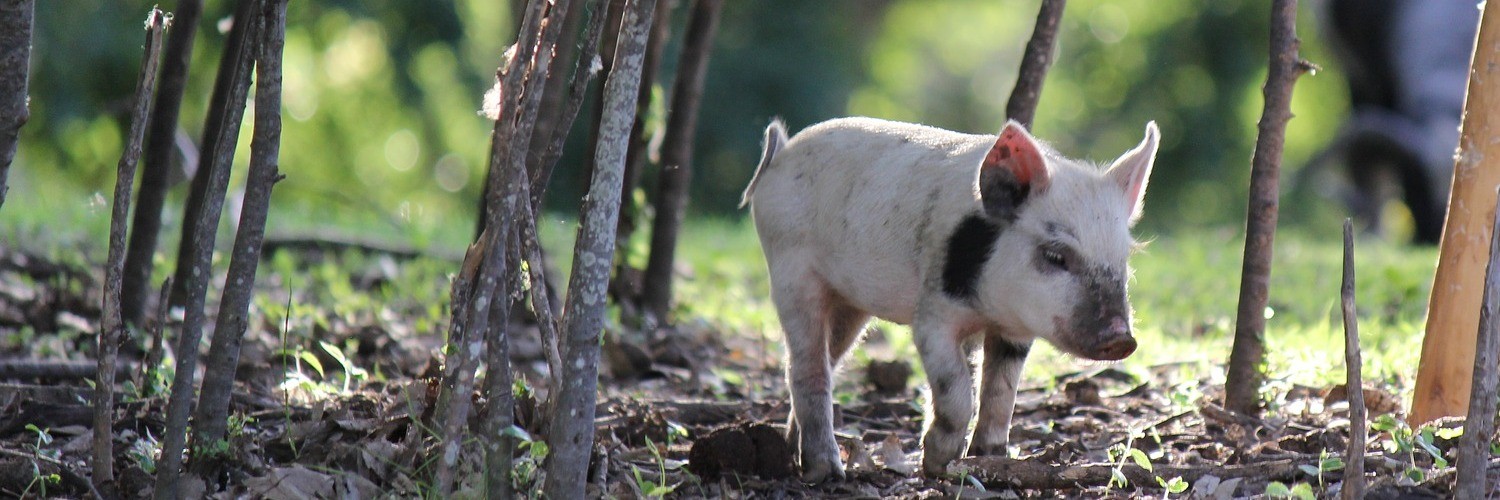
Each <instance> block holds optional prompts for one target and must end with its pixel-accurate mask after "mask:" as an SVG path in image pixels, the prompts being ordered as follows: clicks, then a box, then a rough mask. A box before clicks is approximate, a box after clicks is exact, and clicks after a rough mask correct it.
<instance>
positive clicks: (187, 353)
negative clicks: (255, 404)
mask: <svg viewBox="0 0 1500 500" xmlns="http://www.w3.org/2000/svg"><path fill="white" fill-rule="evenodd" d="M260 4H261V2H260V1H259V0H244V1H243V3H241V4H240V5H239V6H238V7H237V9H236V12H235V27H234V28H233V29H232V30H231V32H230V35H231V36H230V38H231V39H234V38H240V39H241V40H240V41H239V44H240V46H241V48H242V49H244V50H238V51H234V52H231V53H230V54H231V55H232V57H228V58H225V59H224V60H223V61H222V62H221V66H220V72H219V73H220V75H221V76H222V75H229V76H228V77H227V78H226V79H225V80H226V81H227V82H229V89H228V90H227V91H226V92H225V93H224V96H225V98H224V99H223V100H222V101H217V104H218V106H219V107H220V109H219V110H218V111H215V112H212V113H210V114H211V115H213V114H216V115H218V116H221V117H223V127H221V128H219V129H218V130H217V134H215V136H214V137H213V142H212V147H211V149H208V150H209V151H212V152H213V155H212V157H210V159H209V164H208V166H207V167H208V168H206V169H204V168H199V169H198V175H197V177H203V178H205V180H204V181H203V182H205V183H207V184H206V188H205V191H206V192H205V193H204V197H205V199H204V200H203V204H202V205H201V206H200V207H199V208H200V210H199V211H198V212H197V213H196V215H197V216H196V217H192V216H193V215H194V212H193V211H192V210H191V208H192V207H189V211H188V212H187V213H186V214H184V216H186V217H192V218H190V219H187V220H185V221H184V224H185V226H184V232H183V237H184V238H186V237H187V236H189V232H188V231H186V229H187V228H189V227H191V228H193V231H192V232H191V235H192V237H193V240H192V241H191V242H188V243H187V246H188V251H187V252H184V253H183V254H182V257H181V258H182V260H181V261H179V262H178V271H179V272H178V273H177V277H176V278H175V279H176V280H178V281H179V284H178V287H177V288H176V290H180V291H183V292H184V297H185V300H184V301H183V302H182V304H183V309H184V311H183V320H182V329H181V331H180V333H179V334H178V336H177V349H176V355H177V367H176V372H175V373H174V374H173V377H172V396H171V397H170V398H169V399H168V401H167V425H166V428H165V429H164V430H163V431H162V433H163V435H162V446H161V462H159V463H158V465H157V469H156V491H155V496H156V498H158V499H170V498H179V497H180V495H179V493H178V489H177V487H178V478H179V477H180V474H181V470H180V469H181V468H182V453H183V447H184V446H185V445H186V444H187V428H188V416H189V415H190V414H192V410H193V394H194V392H195V391H194V390H193V389H194V384H193V376H194V373H195V372H196V371H197V368H198V343H199V341H200V340H202V338H203V322H204V317H205V313H204V310H203V305H204V304H203V303H204V301H205V300H206V298H207V295H208V281H209V278H210V276H211V275H212V274H213V269H212V267H213V250H214V240H215V239H216V238H217V236H218V231H216V229H217V228H218V226H219V215H220V213H221V211H222V210H223V208H224V193H225V191H226V190H227V189H228V187H229V170H230V164H231V162H232V161H233V160H234V149H235V147H234V143H235V142H236V141H237V140H238V138H239V131H240V122H241V121H242V119H243V118H244V114H245V98H246V96H247V95H248V94H249V92H250V72H251V68H252V67H253V66H254V62H255V58H254V56H253V54H254V52H255V51H253V50H250V49H249V47H248V46H249V45H251V44H253V41H254V40H257V39H259V32H260V16H258V15H256V13H258V12H259V11H260V10H259V7H260ZM225 66H227V67H228V69H225ZM194 182H195V183H196V182H197V179H196V178H195V179H194ZM190 198H191V197H190ZM189 205H191V203H189ZM181 282H187V283H186V284H181ZM174 294H175V292H174Z"/></svg>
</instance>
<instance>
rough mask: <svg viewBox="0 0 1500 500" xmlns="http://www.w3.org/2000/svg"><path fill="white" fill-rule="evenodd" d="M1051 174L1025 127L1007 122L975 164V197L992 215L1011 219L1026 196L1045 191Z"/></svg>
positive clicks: (1037, 146) (1040, 149) (1038, 147)
mask: <svg viewBox="0 0 1500 500" xmlns="http://www.w3.org/2000/svg"><path fill="white" fill-rule="evenodd" d="M1050 181H1051V173H1049V172H1048V170H1047V160H1046V159H1044V158H1043V156H1042V148H1041V146H1040V145H1038V144H1037V143H1036V139H1033V138H1032V137H1031V134H1029V133H1027V132H1026V128H1025V127H1023V126H1021V124H1020V123H1016V122H1015V121H1014V120H1012V121H1010V122H1007V123H1006V124H1005V128H1004V129H1003V130H1001V131H1000V136H999V137H998V138H996V139H995V145H993V146H990V151H989V153H987V154H985V156H984V163H982V164H980V166H979V196H980V198H981V199H982V201H983V202H984V209H985V212H986V213H988V214H989V215H990V216H992V217H999V218H1007V219H1008V218H1012V217H1013V216H1014V212H1015V210H1016V208H1018V207H1020V205H1021V203H1022V202H1024V201H1026V197H1027V196H1030V195H1033V194H1040V193H1042V192H1043V191H1046V190H1047V185H1048V184H1049V183H1050Z"/></svg>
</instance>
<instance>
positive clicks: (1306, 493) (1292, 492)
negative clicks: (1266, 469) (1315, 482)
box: [1266, 481, 1318, 500]
mask: <svg viewBox="0 0 1500 500" xmlns="http://www.w3.org/2000/svg"><path fill="white" fill-rule="evenodd" d="M1266 496H1267V497H1270V498H1295V499H1297V500H1318V495H1316V494H1314V493H1313V489H1312V485H1309V484H1307V483H1297V484H1296V485H1293V486H1291V487H1287V485H1286V483H1282V482H1281V481H1271V483H1270V484H1267V485H1266Z"/></svg>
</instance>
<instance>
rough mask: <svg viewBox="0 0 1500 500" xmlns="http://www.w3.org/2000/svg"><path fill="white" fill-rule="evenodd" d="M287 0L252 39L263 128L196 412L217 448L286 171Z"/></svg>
mask: <svg viewBox="0 0 1500 500" xmlns="http://www.w3.org/2000/svg"><path fill="white" fill-rule="evenodd" d="M286 4H287V0H266V1H265V2H263V4H262V10H261V11H260V12H257V13H256V15H258V16H260V22H261V30H260V35H261V36H260V38H259V39H258V40H257V43H256V44H254V45H253V46H252V50H253V51H254V52H255V53H256V62H255V130H254V132H253V135H252V138H251V140H250V167H249V170H250V172H249V174H248V176H247V177H248V178H247V180H246V181H245V204H244V209H243V210H242V211H241V214H240V221H239V222H240V225H239V230H238V231H236V232H235V237H234V250H233V251H232V252H231V254H230V260H229V274H228V276H227V277H226V278H225V283H224V291H223V294H222V295H221V296H220V299H219V316H218V318H217V320H216V321H215V323H214V334H213V340H212V341H211V342H210V344H209V347H208V362H207V363H206V364H205V365H204V371H203V387H202V389H201V390H200V391H199V396H198V408H197V410H196V412H195V413H194V417H193V441H192V442H193V443H194V446H193V448H194V449H205V448H213V447H214V445H215V444H216V443H219V442H220V441H223V440H224V436H225V434H226V433H227V432H228V429H229V399H230V393H231V392H232V391H233V390H234V378H235V371H236V368H237V367H239V364H240V343H241V342H243V341H244V338H245V331H246V330H248V329H249V326H250V301H251V299H252V298H253V297H254V294H255V271H256V268H257V267H258V265H259V263H260V250H261V246H260V244H261V241H263V240H264V239H265V235H266V217H267V214H268V213H269V212H270V208H271V189H272V187H273V186H275V185H276V183H277V182H278V181H280V180H281V179H283V178H285V176H283V175H282V174H281V172H280V170H279V169H278V168H277V165H278V164H279V163H280V161H279V158H280V155H281V53H282V48H283V47H284V46H285V45H286ZM221 462H222V460H221V457H218V456H195V457H193V463H192V464H191V468H192V470H193V472H194V473H195V474H198V475H199V476H200V477H202V478H203V479H204V481H205V482H209V481H210V480H211V479H212V477H213V475H214V472H216V469H217V468H218V467H219V464H220V463H221Z"/></svg>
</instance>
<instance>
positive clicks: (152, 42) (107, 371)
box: [93, 8, 167, 491]
mask: <svg viewBox="0 0 1500 500" xmlns="http://www.w3.org/2000/svg"><path fill="white" fill-rule="evenodd" d="M166 29H167V20H166V19H165V14H163V13H162V11H161V9H156V8H153V9H151V13H150V14H148V15H147V17H146V48H145V53H144V54H142V56H141V72H140V76H139V79H138V80H137V82H136V87H135V100H134V103H135V106H134V108H133V109H132V111H131V114H130V132H129V135H127V136H125V150H124V151H122V152H121V153H120V163H119V166H118V167H117V168H116V170H115V194H114V201H113V207H112V209H111V212H110V218H109V257H108V260H107V261H106V263H105V266H104V304H103V305H102V306H101V308H100V309H101V310H102V313H101V317H100V320H99V322H100V325H99V350H98V353H99V372H98V377H99V378H98V380H96V381H95V383H94V463H93V469H94V478H93V479H94V481H93V482H94V487H95V488H98V489H100V490H104V491H113V490H114V482H115V447H114V441H115V432H114V426H115V419H114V413H115V412H114V409H115V398H114V395H115V355H116V354H117V353H118V352H119V350H120V342H121V341H122V340H123V339H124V338H125V324H124V322H123V321H122V320H121V318H120V282H121V276H120V275H121V274H122V273H123V272H124V269H123V268H124V267H125V221H126V219H128V218H129V216H130V189H131V187H132V186H133V185H134V184H135V167H136V162H138V161H139V160H140V157H141V141H142V136H143V135H144V134H145V130H146V115H147V114H148V113H150V112H151V96H152V94H153V91H154V90H155V89H156V66H157V63H158V62H160V56H161V37H162V33H163V32H164V31H165V30H166Z"/></svg>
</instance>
